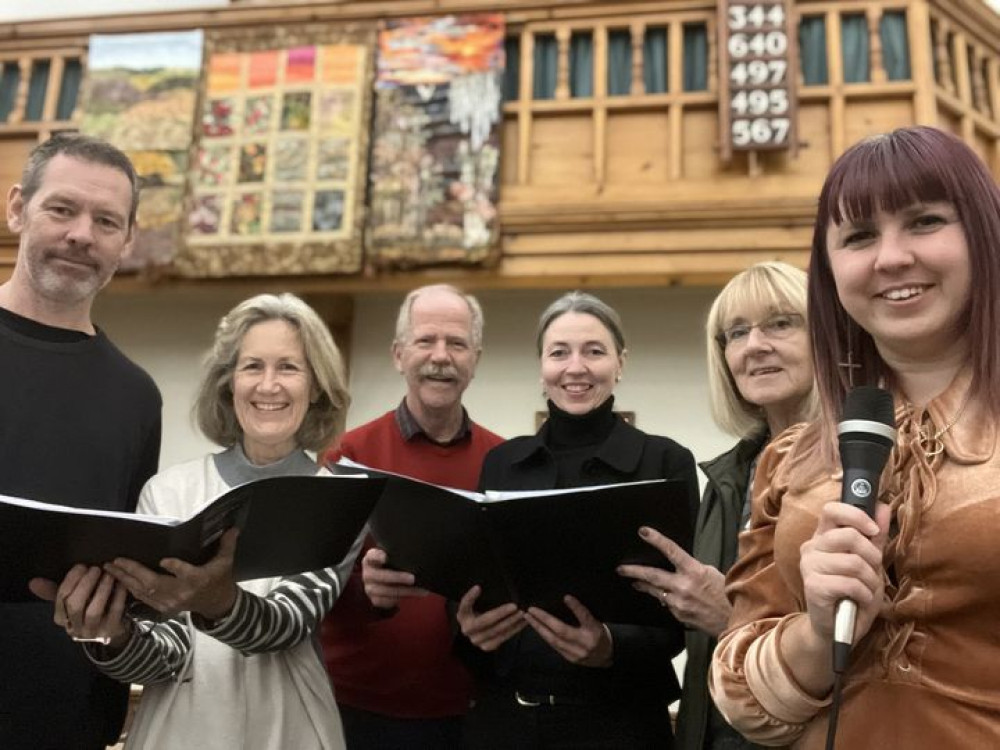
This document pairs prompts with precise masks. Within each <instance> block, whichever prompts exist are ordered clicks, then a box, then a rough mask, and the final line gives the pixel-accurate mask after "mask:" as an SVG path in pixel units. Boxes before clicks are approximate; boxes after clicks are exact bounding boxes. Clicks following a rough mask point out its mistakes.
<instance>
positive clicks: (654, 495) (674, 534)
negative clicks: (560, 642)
mask: <svg viewBox="0 0 1000 750" xmlns="http://www.w3.org/2000/svg"><path fill="white" fill-rule="evenodd" d="M687 498H688V489H687V485H686V484H685V483H684V482H682V481H676V480H670V481H668V480H657V481H650V482H635V483H629V484H616V485H604V486H601V487H590V488H579V489H573V490H548V491H541V492H488V493H486V494H485V495H481V494H478V493H474V492H464V491H461V490H452V489H449V488H444V487H438V486H435V485H431V484H425V483H423V482H418V481H416V480H412V479H409V478H406V477H400V476H393V475H390V476H388V482H387V484H386V488H385V492H384V493H383V496H382V499H381V500H379V503H378V505H377V506H376V507H375V512H374V513H373V514H372V517H371V521H370V523H371V529H372V534H373V535H374V537H375V539H376V541H377V543H378V544H379V546H380V547H382V548H383V549H384V550H386V553H387V554H388V560H389V565H390V566H391V567H393V568H395V569H398V570H405V571H408V572H410V573H413V574H414V576H415V578H416V583H417V585H418V586H421V587H423V588H426V589H429V590H431V591H433V592H435V593H438V594H441V595H443V596H446V597H447V598H449V599H452V600H455V601H457V600H458V599H460V598H461V597H462V596H463V595H464V594H465V592H466V591H468V590H469V589H470V588H471V587H472V586H473V585H474V584H480V585H481V586H482V587H483V593H482V595H481V596H480V598H479V601H478V602H477V604H476V609H477V611H480V612H482V611H484V610H486V609H490V608H492V607H495V606H498V605H500V604H504V603H506V602H515V603H517V604H518V606H519V607H521V608H522V609H524V608H527V607H529V606H537V607H541V608H542V609H544V610H546V611H547V612H549V613H551V614H553V615H556V616H557V617H560V618H561V619H563V620H565V621H567V622H570V623H573V622H575V618H574V617H573V615H572V614H571V613H570V611H569V609H567V608H566V606H565V604H564V603H563V596H564V595H565V594H572V595H573V596H575V597H576V598H577V599H579V600H580V601H581V602H583V604H584V605H585V606H586V607H587V608H588V609H589V610H590V611H591V612H592V613H593V614H594V615H595V616H596V617H597V619H599V620H601V621H602V622H616V623H632V624H639V625H641V624H650V625H663V624H664V623H665V622H666V619H665V617H664V612H663V609H662V608H661V607H660V606H659V605H658V604H657V603H656V602H655V601H653V599H651V598H650V597H649V596H647V595H646V594H643V593H640V592H637V591H636V590H634V589H633V588H632V586H631V585H630V580H629V579H625V578H622V577H621V576H619V575H618V574H617V572H616V571H615V569H616V567H617V566H618V565H620V564H622V563H638V564H642V565H656V566H660V567H665V568H668V569H670V568H671V566H670V564H669V562H667V560H666V559H665V558H664V557H663V556H662V555H661V554H660V553H659V552H657V551H656V550H655V549H654V548H653V547H651V546H649V545H648V544H646V543H645V542H644V541H642V539H640V538H639V534H638V531H639V527H640V526H651V527H653V528H655V529H657V530H659V531H660V532H662V533H663V534H665V535H666V536H668V537H670V538H671V539H673V540H674V541H675V542H676V543H677V544H679V545H680V546H681V547H683V548H684V549H685V550H690V549H691V541H692V536H693V519H692V518H691V517H690V513H689V510H688V500H687Z"/></svg>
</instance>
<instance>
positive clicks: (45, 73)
mask: <svg viewBox="0 0 1000 750" xmlns="http://www.w3.org/2000/svg"><path fill="white" fill-rule="evenodd" d="M49 67H50V65H49V61H48V60H35V62H34V64H33V65H32V66H31V78H29V79H28V102H27V104H25V106H24V119H25V122H38V121H39V120H41V119H42V108H43V107H44V106H45V90H46V89H47V88H48V87H49Z"/></svg>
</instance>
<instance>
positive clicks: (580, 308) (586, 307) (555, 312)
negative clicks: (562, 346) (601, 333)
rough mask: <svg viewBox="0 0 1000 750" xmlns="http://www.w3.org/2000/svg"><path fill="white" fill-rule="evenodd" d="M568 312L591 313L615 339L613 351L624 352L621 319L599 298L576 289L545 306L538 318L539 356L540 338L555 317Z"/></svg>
mask: <svg viewBox="0 0 1000 750" xmlns="http://www.w3.org/2000/svg"><path fill="white" fill-rule="evenodd" d="M568 312H575V313H583V314H586V315H593V316H594V317H595V318H597V319H598V320H599V321H600V322H601V325H603V326H604V327H605V328H607V329H608V333H610V334H611V338H613V339H614V341H615V351H616V352H617V353H618V356H621V355H622V354H624V353H625V332H624V331H623V330H622V320H621V318H620V317H619V316H618V313H617V312H616V311H615V309H614V308H613V307H611V305H609V304H607V303H606V302H602V301H601V300H599V299H598V298H597V297H595V296H594V295H593V294H587V293H586V292H581V291H579V290H577V291H575V292H567V293H566V294H564V295H563V296H562V297H560V298H559V299H557V300H556V301H555V302H553V303H552V304H551V305H549V306H548V307H546V308H545V312H543V313H542V315H541V317H540V318H539V319H538V329H537V330H536V332H535V348H536V350H537V351H538V356H539V357H541V356H542V339H544V338H545V332H546V331H547V330H548V329H549V326H550V325H552V323H553V321H555V319H556V318H558V317H560V316H562V315H565V314H566V313H568Z"/></svg>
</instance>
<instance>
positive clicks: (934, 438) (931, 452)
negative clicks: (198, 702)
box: [917, 390, 972, 459]
mask: <svg viewBox="0 0 1000 750" xmlns="http://www.w3.org/2000/svg"><path fill="white" fill-rule="evenodd" d="M971 395H972V391H971V390H968V391H966V392H965V398H964V399H963V400H962V405H961V406H959V407H958V411H956V412H955V414H954V416H953V417H952V418H951V419H949V420H948V423H947V424H946V425H945V426H944V427H942V428H941V429H940V430H938V431H937V432H935V433H934V434H933V435H928V434H927V428H926V427H924V425H923V424H921V425H919V426H918V427H917V442H918V443H919V444H920V448H921V449H922V450H923V452H924V455H925V456H926V457H927V458H928V459H931V458H934V456H936V455H938V454H939V453H943V452H944V442H942V440H941V437H942V436H943V435H944V434H945V433H946V432H948V430H950V429H951V428H952V427H954V426H955V425H956V424H957V423H958V420H959V419H961V418H962V413H963V412H964V411H965V407H966V406H967V405H968V403H969V397H970V396H971Z"/></svg>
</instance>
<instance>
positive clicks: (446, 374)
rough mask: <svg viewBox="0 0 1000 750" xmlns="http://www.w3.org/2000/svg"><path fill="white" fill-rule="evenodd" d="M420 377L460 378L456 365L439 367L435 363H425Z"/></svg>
mask: <svg viewBox="0 0 1000 750" xmlns="http://www.w3.org/2000/svg"><path fill="white" fill-rule="evenodd" d="M419 374H420V377H422V378H448V379H450V380H457V379H458V372H457V371H456V370H455V368H454V367H437V366H435V365H425V366H424V367H421V368H420V372H419Z"/></svg>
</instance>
